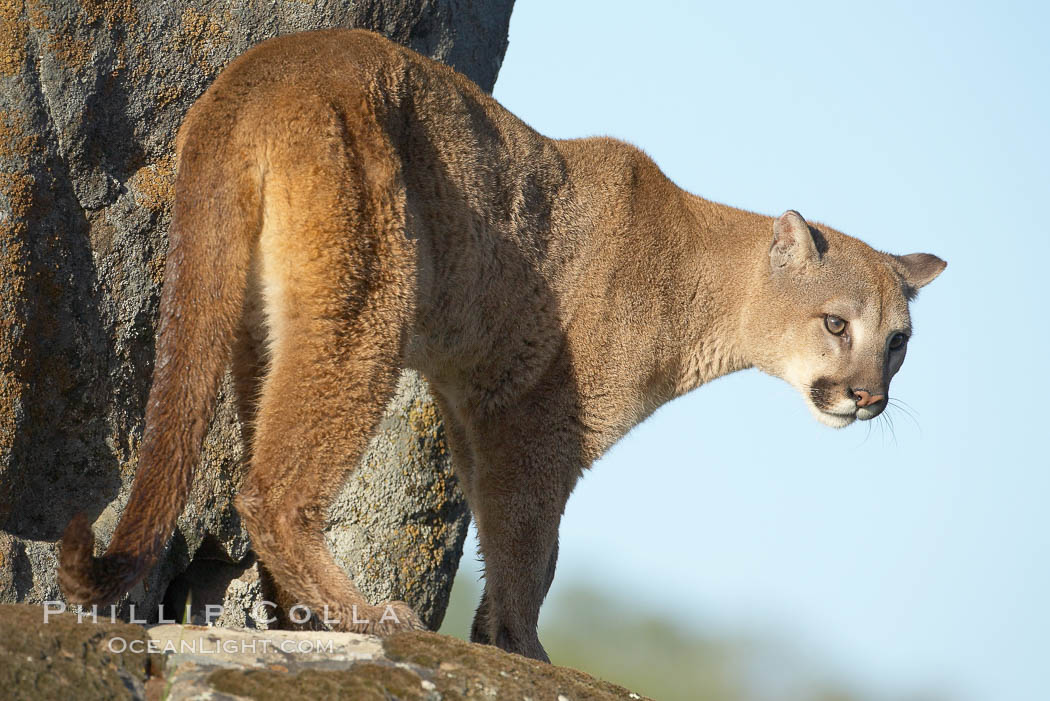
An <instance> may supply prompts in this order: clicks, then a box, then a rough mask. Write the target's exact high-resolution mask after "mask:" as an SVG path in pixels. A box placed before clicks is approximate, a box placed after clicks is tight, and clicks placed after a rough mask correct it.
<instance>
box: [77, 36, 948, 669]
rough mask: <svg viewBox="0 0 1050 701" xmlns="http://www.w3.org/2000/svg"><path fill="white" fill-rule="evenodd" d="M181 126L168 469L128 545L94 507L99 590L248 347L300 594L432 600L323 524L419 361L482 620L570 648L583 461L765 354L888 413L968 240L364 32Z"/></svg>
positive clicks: (245, 496) (312, 53) (86, 584)
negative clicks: (574, 120)
mask: <svg viewBox="0 0 1050 701" xmlns="http://www.w3.org/2000/svg"><path fill="white" fill-rule="evenodd" d="M177 151H178V176H177V180H176V186H175V204H174V219H173V222H172V226H171V232H170V240H171V243H170V250H169V253H168V262H167V268H166V271H165V280H164V287H163V294H162V299H161V308H160V321H159V328H158V335H157V360H156V367H155V370H154V376H153V386H152V389H151V391H150V396H149V403H148V407H147V411H146V426H145V434H144V436H143V441H142V450H141V455H140V460H139V463H140V467H139V471H138V475H137V476H136V479H135V485H134V488H133V491H132V494H131V497H130V501H129V502H128V505H127V508H126V509H125V511H124V513H123V516H122V517H121V520H120V523H119V525H118V526H117V529H116V532H115V533H114V535H113V539H112V542H111V543H110V545H109V548H108V549H107V551H106V554H105V555H103V556H102V557H99V558H96V557H94V555H93V545H94V539H93V537H92V533H91V529H90V524H89V523H88V522H87V519H86V518H84V517H78V518H77V519H75V520H74V521H73V522H72V523H71V524H70V526H69V528H68V530H67V531H66V535H65V536H64V539H63V542H62V556H61V572H60V579H61V583H62V587H63V589H64V591H65V593H66V595H67V596H68V597H69V599H70V600H71V601H75V602H82V603H105V602H109V601H112V600H114V599H116V598H117V597H119V596H120V595H121V594H122V593H123V592H125V591H126V590H127V589H129V588H130V587H131V586H132V585H134V584H135V583H136V582H137V581H138V580H139V579H140V578H141V577H142V576H143V574H144V573H145V571H146V570H147V568H149V567H150V566H151V565H152V564H153V563H154V561H155V560H156V558H157V556H158V554H159V553H160V552H161V551H162V549H163V548H164V546H165V544H166V542H167V539H168V538H169V537H170V536H171V534H172V531H173V529H174V527H175V523H176V519H177V517H178V516H179V513H180V512H181V510H182V508H183V506H184V505H185V503H186V499H187V493H188V491H189V488H190V482H191V479H192V476H193V470H194V465H195V464H196V462H197V458H198V452H199V451H200V448H201V440H202V438H203V435H204V431H205V428H206V427H207V425H208V419H209V416H210V412H211V410H212V406H213V404H214V403H215V401H216V393H217V388H218V384H219V380H220V378H221V376H222V374H223V372H224V371H225V369H226V368H227V367H228V365H229V364H230V363H231V361H232V366H233V371H234V377H235V379H236V386H237V391H238V395H239V399H238V404H239V410H240V413H241V418H242V420H243V423H244V426H245V435H246V437H247V439H248V441H249V443H250V455H251V457H250V460H251V464H250V469H249V472H248V474H247V476H246V478H245V480H244V486H243V489H242V491H241V493H240V496H239V498H238V509H239V511H240V513H241V515H242V516H243V518H244V522H245V524H246V526H247V529H248V532H249V534H250V535H251V539H252V545H253V547H254V549H255V551H256V553H257V554H258V555H259V558H260V560H261V561H262V563H263V565H264V566H265V568H266V570H267V571H268V572H269V574H270V575H271V576H272V579H273V581H274V583H275V585H276V587H277V589H278V590H279V591H280V593H281V598H282V600H283V601H285V602H297V603H301V604H305V605H307V606H309V607H311V608H312V609H313V610H314V611H317V612H320V611H322V610H323V609H324V607H325V606H327V607H328V617H329V618H330V619H338V620H339V621H340V622H339V623H338V624H335V625H336V627H339V628H343V629H350V630H364V631H370V632H378V633H385V632H389V631H392V630H396V629H399V628H412V627H417V626H419V625H420V624H419V621H418V619H417V618H416V616H415V615H414V614H413V613H412V612H411V610H409V609H408V607H407V606H405V605H404V604H402V603H400V602H392V604H391V605H392V608H390V609H387V608H385V607H384V606H382V605H380V606H370V605H369V604H367V603H366V602H364V601H363V600H362V598H361V595H360V594H359V593H358V591H357V590H356V589H355V588H354V586H353V585H352V584H351V583H350V580H349V579H348V578H347V576H346V574H345V573H344V572H343V571H341V570H340V568H339V567H338V566H337V565H336V563H335V561H334V560H333V558H332V556H331V554H330V553H329V552H328V550H327V548H326V546H325V541H324V538H323V537H322V534H321V526H322V522H323V516H324V514H325V508H326V507H327V506H328V503H329V500H330V499H331V498H332V497H333V495H334V494H335V493H336V492H337V490H338V489H339V487H340V486H341V485H342V483H343V481H344V480H345V479H346V476H347V474H348V472H349V471H350V470H351V469H352V467H353V466H354V465H356V464H357V462H358V458H359V457H360V454H361V452H362V450H363V449H364V447H365V445H366V443H367V441H368V439H369V436H370V434H371V433H372V431H373V430H374V429H375V427H376V423H377V421H378V420H379V418H380V415H381V413H382V411H383V408H384V407H385V405H386V403H387V400H388V398H389V396H390V394H391V392H392V391H393V389H394V384H395V381H396V379H397V377H398V374H399V372H400V371H401V369H402V368H404V367H411V368H416V369H418V370H420V371H421V372H422V373H423V374H424V375H425V376H426V378H427V379H428V380H429V381H430V386H431V388H432V389H433V392H434V395H435V397H436V400H437V402H438V405H439V407H440V409H441V414H442V417H443V418H444V421H445V426H446V428H447V432H448V437H449V442H450V445H451V448H452V452H453V464H454V466H455V470H456V473H457V475H458V477H459V481H460V484H461V486H462V488H463V491H464V492H465V493H466V496H467V499H468V501H469V503H470V506H471V509H472V511H473V514H474V517H475V519H476V522H477V527H478V535H479V537H480V541H481V550H482V552H483V555H484V559H485V592H484V595H483V596H482V599H481V605H480V606H479V608H478V612H477V616H476V617H475V619H474V625H473V629H472V631H471V637H472V639H473V640H475V641H478V642H485V643H492V644H495V645H498V646H500V647H502V648H504V649H506V650H510V651H513V652H518V653H521V654H523V655H528V656H530V657H535V658H538V659H547V656H546V654H545V653H544V651H543V647H542V646H541V645H540V642H539V639H538V638H537V636H536V620H537V616H538V615H539V610H540V604H541V603H542V601H543V599H544V596H545V595H546V593H547V589H548V588H549V587H550V583H551V579H552V578H553V576H554V568H555V561H556V559H557V552H558V523H559V520H560V518H561V514H562V511H563V509H564V506H565V502H566V499H567V498H568V497H569V493H570V492H571V491H572V489H573V486H574V485H575V484H576V481H577V479H578V478H579V477H580V474H581V472H582V471H583V470H584V469H585V468H587V467H588V466H589V465H590V464H591V463H592V462H593V461H594V460H595V459H596V458H597V457H598V456H600V455H601V454H602V453H603V452H604V451H605V450H606V449H608V448H609V447H610V446H611V445H612V444H613V443H615V442H616V441H617V440H618V439H619V438H620V437H621V436H623V435H624V433H626V432H627V431H628V430H629V429H630V428H631V427H632V426H634V425H635V424H637V423H638V422H640V421H642V420H643V419H644V418H645V417H646V416H648V415H649V414H650V413H651V412H652V411H653V410H655V409H656V408H657V407H659V406H660V405H661V404H663V403H664V402H667V401H669V400H671V399H673V398H675V397H677V396H679V395H681V394H683V393H685V392H688V391H689V390H691V389H693V388H695V387H698V386H699V385H701V384H703V383H705V382H707V381H709V380H711V379H714V378H716V377H719V376H720V375H724V374H726V373H729V372H733V371H736V370H741V369H743V368H748V367H757V368H760V369H761V370H763V371H765V372H767V373H769V374H771V375H775V376H777V377H781V378H783V379H785V380H787V381H788V382H790V383H791V384H793V385H794V386H795V387H797V388H798V389H799V391H800V392H801V393H802V396H803V398H804V400H805V402H806V404H807V406H808V407H809V409H810V410H811V411H812V412H813V413H814V415H815V416H816V417H817V418H818V419H820V420H821V421H823V422H824V423H826V424H829V425H831V426H845V425H847V424H849V423H851V422H852V421H854V420H855V419H861V420H866V419H871V418H873V417H875V416H877V415H878V414H879V412H881V411H882V410H883V409H884V408H885V407H886V403H887V401H888V397H889V384H890V379H891V378H892V377H893V375H894V374H895V373H896V372H897V370H899V369H900V367H901V363H902V362H903V361H904V354H905V352H906V351H907V346H908V337H909V335H910V333H911V326H910V323H909V316H908V301H909V299H911V298H912V297H913V296H914V295H915V293H916V291H917V290H918V289H919V288H921V287H922V286H923V285H926V284H927V283H929V282H930V281H931V280H933V279H934V278H935V277H936V276H937V275H938V274H939V273H940V272H941V270H943V269H944V266H945V263H944V262H943V261H941V260H940V259H939V258H936V257H935V256H932V255H928V254H912V255H907V256H893V255H888V254H884V253H879V252H877V251H875V250H873V249H871V248H869V247H868V246H867V245H865V244H864V243H861V242H860V241H858V240H856V239H853V238H850V237H848V236H846V235H845V234H841V233H839V232H838V231H835V230H834V229H831V228H829V227H826V226H823V225H820V224H810V223H807V222H806V221H805V220H804V219H803V218H802V216H801V215H799V214H798V213H797V212H794V211H789V212H786V213H784V214H782V215H781V216H780V217H777V218H775V219H774V218H771V217H766V216H762V215H759V214H753V213H751V212H745V211H742V210H738V209H733V208H731V207H726V206H724V205H719V204H715V203H713V202H709V201H707V200H704V199H701V198H700V197H697V196H695V195H691V194H689V193H687V192H684V191H683V190H681V189H679V188H678V187H676V186H675V185H674V183H672V182H671V181H669V180H668V179H667V178H666V177H665V176H664V175H663V174H662V173H661V172H660V170H659V169H658V168H657V167H656V166H655V165H654V164H653V162H652V161H651V160H650V159H649V158H648V157H646V155H645V154H643V153H642V152H641V151H639V150H638V149H636V148H633V147H631V146H629V145H627V144H624V143H621V142H618V141H614V140H612V139H604V138H599V139H578V140H569V141H557V140H553V139H548V138H545V137H543V136H541V135H540V134H537V133H536V132H535V131H533V130H532V129H530V128H529V127H528V126H527V125H525V124H523V123H522V122H521V121H520V120H518V119H517V118H516V117H514V115H512V114H510V113H509V112H507V111H506V110H505V109H503V108H502V107H501V106H500V105H499V104H497V103H496V102H495V101H494V100H493V99H492V98H490V97H489V96H488V95H485V94H484V93H482V92H481V91H480V90H479V89H478V88H477V87H476V86H475V85H474V84H473V83H471V82H470V81H469V80H467V79H466V78H464V77H463V76H461V75H459V74H458V73H456V72H454V71H453V70H451V69H449V68H447V67H445V66H443V65H440V64H437V63H435V62H433V61H430V60H428V59H426V58H423V57H421V56H419V55H417V54H415V53H413V52H412V51H409V50H407V49H404V48H402V47H400V46H397V45H395V44H393V43H391V42H389V41H386V40H385V39H382V38H380V37H378V36H376V35H374V34H370V33H368V32H364V31H344V30H333V31H323V32H314V33H306V34H299V35H293V36H288V37H283V38H279V39H273V40H271V41H267V42H265V43H263V44H260V45H259V46H257V47H256V48H254V49H252V50H251V51H249V52H247V53H246V54H244V55H243V56H241V57H240V58H238V59H237V60H236V61H234V62H233V63H232V64H231V65H230V66H229V67H228V68H227V69H226V70H225V71H224V72H223V73H222V74H221V75H220V76H219V78H218V79H217V80H216V81H215V83H214V84H213V85H212V86H211V88H209V90H208V91H207V92H206V93H205V94H204V95H203V96H202V97H201V98H200V99H199V100H198V101H197V103H196V104H195V105H194V106H193V108H192V109H191V110H190V111H189V113H188V114H187V115H186V120H185V122H184V124H183V126H182V129H181V130H180V132H179V138H178V142H177ZM355 607H356V608H355ZM391 614H393V615H391ZM361 621H365V622H361Z"/></svg>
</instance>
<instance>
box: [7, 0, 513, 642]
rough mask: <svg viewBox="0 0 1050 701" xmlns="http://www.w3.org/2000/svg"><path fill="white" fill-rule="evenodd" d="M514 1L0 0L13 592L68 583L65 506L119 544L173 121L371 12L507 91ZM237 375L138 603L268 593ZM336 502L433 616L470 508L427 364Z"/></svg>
mask: <svg viewBox="0 0 1050 701" xmlns="http://www.w3.org/2000/svg"><path fill="white" fill-rule="evenodd" d="M511 5H512V0H493V1H492V2H485V3H480V2H466V1H463V0H400V1H399V0H389V1H382V0H364V1H362V2H349V1H347V0H341V1H337V0H326V1H325V0H322V1H321V2H314V3H298V2H276V3H235V4H229V3H225V2H217V1H214V0H201V1H196V2H190V1H189V0H171V1H169V2H163V3H157V2H142V1H139V0H113V1H109V2H100V1H99V0H78V1H76V2H75V1H74V0H54V1H53V2H43V1H41V0H0V601H32V602H39V601H44V600H50V599H57V598H59V596H60V594H59V591H58V588H57V585H56V580H55V552H56V548H55V544H54V542H55V540H56V539H57V538H58V537H59V535H60V534H61V532H62V529H63V528H64V526H65V525H66V523H67V522H68V521H69V519H70V518H71V517H72V516H73V514H74V513H76V512H78V511H81V510H85V511H87V512H88V513H89V514H90V515H91V516H92V517H94V518H96V519H97V520H96V522H95V530H96V533H97V535H98V540H99V541H100V542H101V543H102V544H103V545H104V544H105V543H106V542H108V539H109V537H110V534H111V533H112V529H113V527H114V525H115V524H116V521H117V518H118V516H119V514H120V510H121V507H122V505H123V504H124V503H125V501H126V499H127V495H128V493H129V489H130V485H131V481H132V479H133V477H134V474H135V468H136V462H137V460H138V450H139V442H140V439H141V435H142V416H143V411H144V404H145V400H146V396H147V392H148V389H149V378H150V374H151V365H152V358H153V344H154V338H153V323H154V320H155V318H156V312H157V302H158V297H159V290H158V284H159V282H160V280H161V276H162V273H163V268H164V254H165V250H166V230H167V226H168V223H169V221H170V211H171V197H172V188H173V182H174V160H173V156H172V148H173V138H174V135H175V131H176V129H177V126H178V124H179V122H180V120H181V118H182V116H183V114H184V113H185V112H186V109H187V108H188V107H189V106H190V105H191V104H192V103H193V101H194V100H195V99H196V98H197V96H199V95H200V94H201V92H203V91H204V89H205V88H206V87H207V85H208V84H209V83H210V82H211V80H212V79H213V78H214V77H215V75H216V74H217V73H218V72H219V70H221V69H222V67H223V66H224V65H225V64H226V63H227V62H229V61H230V60H231V59H232V58H233V57H234V56H236V55H238V54H239V53H241V52H242V51H244V50H245V49H247V48H248V47H249V46H251V45H253V44H255V43H257V42H259V41H261V40H263V39H265V38H267V37H272V36H275V35H279V34H285V33H290V32H295V31H300V30H307V29H311V28H320V27H337V26H344V27H348V26H358V27H367V28H371V29H375V30H378V31H380V32H382V33H384V34H386V35H387V36H389V37H391V38H393V39H395V40H396V41H399V42H402V43H404V44H406V45H408V46H410V47H412V48H414V49H416V50H419V51H421V52H422V53H425V54H429V55H430V56H432V57H434V58H437V59H439V60H442V61H445V62H447V63H450V64H451V65H453V66H454V67H456V68H458V69H459V70H461V71H463V72H464V73H466V74H467V75H468V76H470V77H472V78H473V79H474V80H475V81H477V82H478V83H479V84H480V85H481V86H482V87H483V88H485V89H487V90H491V88H492V85H493V82H494V81H495V78H496V73H497V71H498V69H499V66H500V63H501V61H502V57H503V52H504V50H505V49H506V32H507V24H508V21H509V16H510V10H511ZM220 394H221V397H220V404H219V408H218V410H217V413H216V415H215V418H214V421H213V423H212V426H211V429H210V431H209V433H208V436H207V438H206V440H205V445H204V450H203V458H202V461H201V464H200V467H199V468H198V473H197V475H198V476H197V479H196V482H195V485H194V488H193V492H192V496H191V500H190V504H189V506H188V508H187V509H186V511H185V513H184V514H183V516H182V518H181V519H180V520H179V524H178V530H177V532H176V534H175V537H174V538H173V540H172V543H171V545H170V547H169V551H168V553H167V555H166V557H165V559H164V561H163V562H162V563H161V564H160V565H159V566H158V567H157V568H155V569H154V571H153V572H151V574H150V575H149V577H148V578H147V579H146V580H145V581H144V582H143V583H142V584H141V585H139V586H138V587H137V588H136V590H135V591H133V592H132V593H131V595H130V597H129V598H128V599H126V600H125V602H124V609H123V610H124V611H125V612H126V611H127V605H128V604H130V603H137V604H138V605H139V610H140V611H154V610H155V609H156V605H157V604H158V603H159V602H160V601H161V600H162V599H163V597H164V596H165V593H166V592H168V594H169V596H174V595H175V594H177V593H178V592H184V591H187V590H189V589H194V588H195V587H198V588H200V589H201V592H202V593H201V594H200V596H201V597H204V598H207V597H209V596H211V597H220V598H223V599H225V597H226V596H227V594H229V595H230V596H233V597H234V599H235V600H234V601H233V602H232V604H233V605H231V606H230V607H229V610H231V611H234V610H241V609H243V606H242V604H246V602H248V601H249V600H250V599H251V597H257V596H259V595H260V592H261V585H260V583H259V579H258V572H257V569H256V567H255V565H254V564H253V563H252V560H251V553H250V552H249V547H248V542H247V539H246V537H245V533H244V531H243V529H242V527H241V525H240V523H239V519H238V516H237V514H236V512H235V511H234V509H233V507H232V498H233V495H234V493H235V491H236V486H237V484H238V482H239V479H240V476H241V473H242V461H241V438H240V427H239V426H238V423H237V420H236V416H235V412H234V410H233V407H232V404H231V387H230V383H229V382H228V381H227V382H226V383H225V384H224V385H223V388H222V390H221V393H220ZM331 517H332V518H331V525H330V527H329V529H328V537H329V540H330V542H331V544H332V546H333V549H334V550H335V552H336V553H337V556H338V557H339V559H340V560H341V562H342V563H343V564H344V565H345V566H346V567H347V569H348V570H349V571H350V572H352V573H353V575H354V577H355V579H356V581H357V583H358V584H359V585H360V586H361V587H362V589H363V590H364V591H365V592H366V594H368V595H369V596H371V597H372V598H374V599H376V600H378V599H385V598H389V597H395V598H403V599H405V600H407V601H408V602H410V603H411V604H413V606H415V607H416V608H417V610H418V611H420V612H421V614H422V615H423V618H424V620H425V621H427V622H428V623H429V624H430V625H432V626H436V625H437V624H438V623H439V622H440V619H441V616H442V614H443V611H444V607H445V603H446V601H447V595H448V590H449V587H450V586H451V578H452V576H453V574H454V572H455V567H456V564H457V562H458V559H459V555H460V552H461V549H462V542H463V537H464V535H465V531H466V526H467V520H468V515H467V511H466V507H465V504H464V502H463V499H462V496H461V495H460V494H459V492H458V490H457V489H456V487H455V483H454V481H453V478H452V475H451V472H450V467H449V462H448V451H447V449H446V447H445V442H444V437H443V434H442V430H441V425H440V421H439V420H438V416H437V413H436V411H435V409H434V405H433V404H432V402H431V401H430V399H429V398H428V396H427V393H426V388H425V386H424V384H423V382H422V380H420V379H419V378H418V377H415V376H411V375H407V376H406V377H404V378H402V382H401V384H400V386H399V391H398V395H397V398H396V400H395V402H394V403H393V404H392V405H391V407H390V409H389V411H388V413H387V416H386V418H385V419H384V424H383V430H382V433H381V435H380V436H379V437H377V439H376V440H375V441H374V442H373V444H372V446H371V450H370V453H369V456H368V457H367V459H366V460H365V465H364V467H363V469H361V470H358V471H357V472H356V474H355V476H354V478H353V480H352V483H351V484H349V485H348V486H347V487H346V489H345V490H344V492H343V494H342V495H341V497H340V498H339V500H338V502H337V503H336V505H335V506H334V508H333V510H332V513H331ZM191 563H193V566H192V567H191ZM223 577H227V579H226V580H225V581H223V579H222V578H223ZM173 580H176V584H175V586H174V587H171V589H172V591H170V592H169V584H170V583H172V581H173ZM238 607H240V609H239V608H238ZM241 623H249V624H250V623H251V622H250V621H248V620H247V619H244V620H241Z"/></svg>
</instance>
